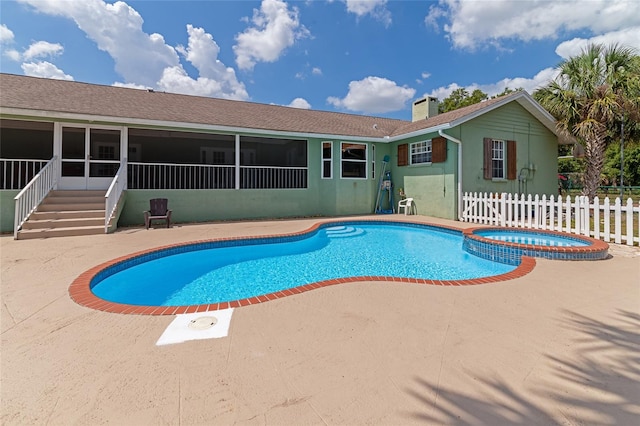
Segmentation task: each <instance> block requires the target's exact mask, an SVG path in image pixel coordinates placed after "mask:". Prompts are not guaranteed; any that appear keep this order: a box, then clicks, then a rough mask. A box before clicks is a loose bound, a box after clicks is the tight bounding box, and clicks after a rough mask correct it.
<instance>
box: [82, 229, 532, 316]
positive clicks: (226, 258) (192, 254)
mask: <svg viewBox="0 0 640 426" xmlns="http://www.w3.org/2000/svg"><path fill="white" fill-rule="evenodd" d="M462 239H463V237H462V233H461V231H460V230H453V229H448V228H441V227H435V226H429V225H420V224H410V223H400V222H389V221H383V222H375V221H369V222H363V221H360V222H332V223H324V224H319V225H316V226H315V227H313V228H312V229H310V230H308V231H306V232H301V233H298V234H293V235H288V236H287V235H285V236H277V237H260V238H252V239H238V240H222V241H209V242H199V243H195V244H186V245H178V246H175V247H172V248H168V249H162V250H157V251H150V252H147V253H142V254H135V255H132V256H129V257H127V258H126V259H124V260H118V261H115V262H112V263H109V264H107V265H101V266H98V267H96V268H94V269H93V270H92V271H90V272H89V271H88V273H87V274H86V275H85V276H84V277H83V278H82V279H81V280H79V282H78V283H76V282H74V284H73V285H72V288H73V289H75V290H74V291H73V292H72V296H73V295H74V294H75V293H79V294H78V295H77V297H74V300H76V301H78V303H81V304H86V303H89V302H90V303H92V304H93V305H99V304H97V303H96V300H95V299H98V300H101V301H103V302H105V301H106V302H107V303H111V304H117V305H121V306H128V307H136V306H138V307H140V306H142V307H149V308H151V307H156V308H157V307H160V306H165V307H168V306H182V307H184V306H188V307H193V306H195V305H198V307H199V308H198V309H203V310H205V309H207V310H211V309H212V306H213V309H216V308H221V307H222V306H225V305H226V306H233V305H232V304H233V303H234V302H235V303H236V304H237V306H242V305H243V303H241V302H242V301H249V303H253V302H256V301H258V302H259V301H265V300H269V299H271V298H277V297H283V296H284V295H288V294H295V293H299V292H301V291H306V290H310V289H313V288H318V287H321V286H325V285H333V284H338V283H342V282H351V281H400V282H414V283H424V284H441V285H464V284H477V283H481V282H491V281H499V280H505V279H509V278H514V277H515V276H519V275H523V274H524V273H526V272H528V270H530V268H532V265H531V264H527V265H526V266H524V267H523V268H520V270H519V271H518V272H517V273H514V271H515V270H516V269H518V268H517V267H516V266H514V265H508V264H504V263H497V262H491V261H488V260H485V259H481V258H478V257H476V256H473V255H471V254H469V253H467V252H465V251H463V250H462ZM77 281H78V280H77ZM87 284H88V285H87ZM84 286H88V287H89V290H90V293H91V294H90V295H89V294H87V292H86V291H85V290H82V288H83V287H84ZM72 288H70V292H71V290H72ZM96 296H97V297H96ZM79 300H80V301H79ZM83 301H84V303H83ZM246 304H248V303H246ZM102 305H104V304H102ZM205 305H206V306H207V308H202V306H205ZM94 307H96V308H97V309H104V310H110V311H113V309H112V308H113V306H111V307H109V308H108V309H106V306H94ZM118 311H122V310H121V309H119V310H118ZM131 311H137V313H142V312H140V309H133V308H131ZM151 311H153V313H161V312H160V309H153V310H152V309H145V312H144V313H151ZM169 311H170V310H166V309H165V310H164V311H162V313H167V314H169V313H175V312H169ZM194 311H195V310H194ZM192 312H193V311H192Z"/></svg>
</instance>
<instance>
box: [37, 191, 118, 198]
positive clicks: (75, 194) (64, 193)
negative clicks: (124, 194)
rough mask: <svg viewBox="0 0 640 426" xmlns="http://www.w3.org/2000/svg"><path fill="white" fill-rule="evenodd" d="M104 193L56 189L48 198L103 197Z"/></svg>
mask: <svg viewBox="0 0 640 426" xmlns="http://www.w3.org/2000/svg"><path fill="white" fill-rule="evenodd" d="M106 193H107V192H106V191H100V190H98V191H93V190H92V191H84V190H66V189H65V190H60V189H56V190H54V191H51V192H49V196H53V197H58V196H60V197H103V198H104V196H105V194H106Z"/></svg>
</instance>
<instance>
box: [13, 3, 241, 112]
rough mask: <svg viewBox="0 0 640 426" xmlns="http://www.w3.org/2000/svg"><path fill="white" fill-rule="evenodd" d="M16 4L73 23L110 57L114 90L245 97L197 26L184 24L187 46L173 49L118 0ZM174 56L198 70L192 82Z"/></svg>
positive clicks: (209, 39)
mask: <svg viewBox="0 0 640 426" xmlns="http://www.w3.org/2000/svg"><path fill="white" fill-rule="evenodd" d="M20 1H22V2H24V3H28V4H30V5H31V6H32V7H34V8H35V9H36V10H38V11H39V12H42V13H47V14H51V15H58V16H63V17H66V18H69V19H72V20H74V21H75V23H76V24H77V25H78V28H80V29H81V30H83V31H84V32H85V33H86V34H87V36H88V37H89V38H90V39H91V40H93V41H94V42H95V43H96V44H97V46H98V48H99V49H100V50H103V51H105V52H107V53H108V54H109V55H110V56H111V57H112V58H113V60H114V63H115V70H116V71H117V72H118V73H119V74H120V75H121V76H122V77H123V78H124V80H125V81H124V82H119V83H116V85H118V86H124V87H137V88H147V87H151V88H157V89H160V90H165V91H169V92H176V93H187V94H193V95H199V96H213V97H220V98H227V99H240V100H246V99H248V98H249V95H248V94H247V91H246V89H245V86H244V84H243V83H241V82H239V81H238V79H237V78H236V74H235V71H234V69H233V68H231V67H226V66H225V65H224V64H223V63H222V62H221V61H220V60H219V59H218V54H219V52H220V48H219V47H218V44H217V43H216V42H215V41H214V40H213V37H212V36H211V35H210V34H208V33H206V32H205V31H204V29H202V28H195V27H193V26H192V25H187V33H188V36H189V41H188V45H187V47H184V46H177V47H176V48H173V47H172V46H170V45H168V44H166V42H165V40H164V37H163V36H162V35H160V34H147V33H145V32H144V31H143V30H142V24H143V19H142V17H141V16H140V14H139V13H138V12H137V11H136V10H135V9H133V8H132V7H130V6H128V5H127V4H126V3H124V2H122V1H116V2H115V3H113V4H109V3H106V2H105V1H103V0H83V1H59V0H20ZM178 53H180V54H181V55H183V57H184V59H185V60H186V61H188V62H190V63H191V64H192V65H193V66H194V67H195V68H196V69H197V71H198V73H199V76H198V77H197V78H192V77H191V76H189V75H188V73H187V72H186V71H185V70H184V68H183V66H182V64H181V63H180V57H179V55H178Z"/></svg>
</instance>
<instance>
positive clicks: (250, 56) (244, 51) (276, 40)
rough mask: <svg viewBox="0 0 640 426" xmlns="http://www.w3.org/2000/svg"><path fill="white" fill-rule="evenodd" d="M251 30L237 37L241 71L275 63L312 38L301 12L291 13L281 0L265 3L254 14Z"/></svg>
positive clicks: (238, 61) (236, 49)
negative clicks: (302, 21) (289, 50)
mask: <svg viewBox="0 0 640 426" xmlns="http://www.w3.org/2000/svg"><path fill="white" fill-rule="evenodd" d="M251 22H252V24H253V26H252V27H250V28H247V29H246V30H245V31H244V32H243V33H240V34H238V35H236V44H235V45H234V46H233V51H234V53H235V54H236V64H237V65H238V68H240V69H242V70H252V69H253V67H254V66H255V64H256V63H257V62H275V61H276V60H277V59H278V58H279V57H280V55H282V53H283V52H284V50H285V49H286V48H288V47H291V46H293V44H294V43H295V41H296V40H298V39H300V38H303V37H306V36H308V35H309V31H308V30H307V29H306V28H305V27H304V26H303V25H300V21H299V19H298V9H297V8H292V10H289V9H288V5H287V4H286V3H285V2H284V1H282V0H262V4H261V6H260V10H257V9H254V10H253V18H251Z"/></svg>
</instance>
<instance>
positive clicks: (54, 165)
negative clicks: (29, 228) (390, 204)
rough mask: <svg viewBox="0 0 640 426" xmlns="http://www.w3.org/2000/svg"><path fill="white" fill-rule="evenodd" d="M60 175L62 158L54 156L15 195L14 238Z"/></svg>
mask: <svg viewBox="0 0 640 426" xmlns="http://www.w3.org/2000/svg"><path fill="white" fill-rule="evenodd" d="M58 176H60V160H59V159H58V157H57V156H54V157H53V158H52V159H51V160H49V162H47V164H46V165H45V166H44V167H43V168H42V169H40V171H39V172H38V173H37V174H36V175H35V176H34V177H33V179H31V181H30V182H29V183H28V184H27V186H25V187H24V188H23V189H22V191H20V192H19V193H18V195H16V196H15V198H14V200H15V204H16V212H15V217H14V223H13V238H16V239H17V238H18V231H19V230H20V228H21V227H22V225H23V224H24V223H25V222H26V220H27V219H28V218H29V216H30V215H31V213H33V212H34V211H35V209H36V208H37V207H38V205H39V204H40V202H41V201H42V200H44V198H45V197H46V196H47V194H48V193H49V191H51V189H53V188H54V187H55V186H56V184H57V183H58Z"/></svg>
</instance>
